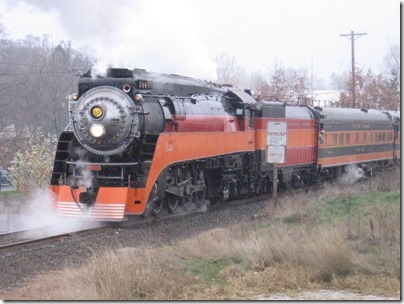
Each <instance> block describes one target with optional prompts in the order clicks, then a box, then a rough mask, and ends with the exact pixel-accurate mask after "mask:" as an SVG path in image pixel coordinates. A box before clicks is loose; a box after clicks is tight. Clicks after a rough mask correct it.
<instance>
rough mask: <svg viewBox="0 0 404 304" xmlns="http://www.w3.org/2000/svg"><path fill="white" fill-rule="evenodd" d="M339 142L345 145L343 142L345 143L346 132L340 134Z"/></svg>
mask: <svg viewBox="0 0 404 304" xmlns="http://www.w3.org/2000/svg"><path fill="white" fill-rule="evenodd" d="M339 144H340V145H343V144H344V133H341V134H340V135H339Z"/></svg>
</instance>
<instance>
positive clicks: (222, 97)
mask: <svg viewBox="0 0 404 304" xmlns="http://www.w3.org/2000/svg"><path fill="white" fill-rule="evenodd" d="M279 128H280V129H279ZM274 147H275V148H274ZM274 156H275V158H276V157H279V158H280V159H282V160H281V161H280V163H279V164H277V166H276V169H277V170H275V164H274V161H273V159H274V158H273V157H274ZM399 160H400V115H399V114H396V113H390V112H383V111H378V110H370V109H341V108H321V107H306V106H291V105H287V104H286V103H281V102H278V101H263V100H256V99H254V98H253V97H252V96H251V94H250V92H249V91H241V90H238V89H235V88H232V87H230V86H225V85H217V84H213V83H210V82H205V81H201V80H197V79H192V78H189V77H184V76H178V75H166V74H157V73H152V72H147V71H145V70H142V69H135V70H127V69H115V68H114V69H112V68H111V69H108V70H107V74H106V76H99V75H98V76H95V77H94V76H92V75H91V72H90V71H89V72H87V73H86V74H84V75H82V76H81V78H80V80H79V83H78V93H77V94H74V95H72V96H71V98H70V102H69V125H68V126H67V128H66V130H65V131H64V132H63V133H62V134H61V135H60V138H59V141H58V144H57V150H56V154H55V159H54V165H53V172H52V177H51V183H50V189H51V191H52V192H53V193H54V194H55V208H56V210H57V212H58V213H59V214H61V215H64V216H74V217H86V218H90V219H96V220H103V221H123V220H125V219H126V218H127V216H128V215H143V216H144V215H149V214H154V215H157V214H159V213H160V212H161V211H162V210H163V209H166V210H168V212H174V211H175V210H176V209H177V207H178V206H182V208H185V209H189V208H190V207H191V205H192V204H196V205H201V204H203V203H204V202H205V201H206V200H208V201H210V202H211V203H216V202H223V201H228V200H231V199H234V198H237V197H241V196H250V195H261V194H267V193H270V192H271V191H272V184H273V179H274V178H277V180H278V181H279V183H280V185H283V186H284V187H301V186H302V185H304V184H310V183H313V182H315V181H317V180H326V179H331V178H335V177H337V176H339V175H341V174H342V173H343V172H344V171H345V169H346V166H347V165H349V164H355V165H357V166H361V168H362V169H363V170H364V171H366V172H371V171H372V170H373V168H375V167H376V166H386V165H389V164H394V163H397V162H399ZM276 171H277V176H276V177H274V172H276Z"/></svg>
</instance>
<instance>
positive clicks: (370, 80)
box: [340, 68, 400, 110]
mask: <svg viewBox="0 0 404 304" xmlns="http://www.w3.org/2000/svg"><path fill="white" fill-rule="evenodd" d="M355 83H356V103H355V104H354V103H353V101H352V89H351V81H350V79H349V80H348V81H347V82H346V84H345V90H344V92H343V93H341V96H340V101H341V105H342V106H343V107H357V108H359V107H361V108H374V109H382V110H395V109H397V108H399V107H400V96H399V93H398V92H397V88H396V87H395V86H394V85H392V84H391V81H390V80H389V79H388V78H387V77H386V75H384V74H378V75H375V74H374V73H373V72H372V70H371V69H369V70H368V71H367V72H366V73H365V72H364V71H363V69H359V68H357V69H356V70H355Z"/></svg>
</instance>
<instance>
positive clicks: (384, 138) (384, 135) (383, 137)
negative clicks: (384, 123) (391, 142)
mask: <svg viewBox="0 0 404 304" xmlns="http://www.w3.org/2000/svg"><path fill="white" fill-rule="evenodd" d="M382 141H386V133H385V132H383V134H382Z"/></svg>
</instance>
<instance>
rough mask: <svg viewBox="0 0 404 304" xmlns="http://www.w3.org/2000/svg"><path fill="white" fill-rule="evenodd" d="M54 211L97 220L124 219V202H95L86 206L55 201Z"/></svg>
mask: <svg viewBox="0 0 404 304" xmlns="http://www.w3.org/2000/svg"><path fill="white" fill-rule="evenodd" d="M56 212H57V213H58V214H59V215H61V216H64V217H74V218H81V219H86V220H97V221H109V222H111V221H126V220H127V218H126V217H125V204H95V205H93V206H91V207H87V206H86V205H84V204H80V203H75V202H61V201H58V202H57V209H56Z"/></svg>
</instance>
